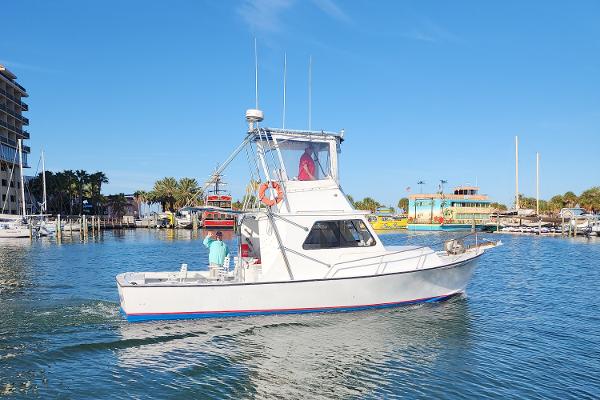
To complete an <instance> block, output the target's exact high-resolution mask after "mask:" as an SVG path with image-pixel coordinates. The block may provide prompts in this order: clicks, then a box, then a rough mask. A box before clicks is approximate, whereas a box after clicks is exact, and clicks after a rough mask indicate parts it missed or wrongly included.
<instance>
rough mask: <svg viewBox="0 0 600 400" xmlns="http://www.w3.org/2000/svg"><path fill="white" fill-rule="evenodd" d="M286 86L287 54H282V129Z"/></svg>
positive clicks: (283, 125)
mask: <svg viewBox="0 0 600 400" xmlns="http://www.w3.org/2000/svg"><path fill="white" fill-rule="evenodd" d="M286 84H287V53H283V122H282V129H285V95H286V93H285V90H286Z"/></svg>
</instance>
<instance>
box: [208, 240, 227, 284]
mask: <svg viewBox="0 0 600 400" xmlns="http://www.w3.org/2000/svg"><path fill="white" fill-rule="evenodd" d="M215 236H216V238H215V237H213V233H212V232H209V233H208V235H206V237H205V238H204V242H203V243H204V246H206V248H208V263H209V270H210V274H211V276H215V275H216V274H217V272H218V271H219V270H220V269H221V268H222V267H223V263H224V262H225V257H227V256H228V255H229V248H228V247H227V245H226V244H225V242H223V232H221V231H218V232H217V234H216V235H215Z"/></svg>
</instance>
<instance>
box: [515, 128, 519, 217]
mask: <svg viewBox="0 0 600 400" xmlns="http://www.w3.org/2000/svg"><path fill="white" fill-rule="evenodd" d="M515 208H516V209H517V210H519V137H518V136H515Z"/></svg>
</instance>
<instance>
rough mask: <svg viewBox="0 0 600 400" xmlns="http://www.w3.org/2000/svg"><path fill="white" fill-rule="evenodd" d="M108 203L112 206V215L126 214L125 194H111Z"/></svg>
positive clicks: (120, 215) (121, 215) (118, 216)
mask: <svg viewBox="0 0 600 400" xmlns="http://www.w3.org/2000/svg"><path fill="white" fill-rule="evenodd" d="M107 204H108V206H109V207H110V210H111V215H112V216H116V217H117V218H121V217H123V215H125V207H126V206H127V199H126V198H125V194H123V193H119V194H111V195H109V196H108V197H107Z"/></svg>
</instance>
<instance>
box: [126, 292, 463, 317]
mask: <svg viewBox="0 0 600 400" xmlns="http://www.w3.org/2000/svg"><path fill="white" fill-rule="evenodd" d="M457 294H459V293H454V294H450V295H445V296H438V297H430V298H428V299H418V300H408V301H401V302H397V303H385V304H375V305H365V306H348V307H324V308H301V309H285V310H253V311H221V312H210V311H208V312H198V313H161V314H133V315H128V314H127V313H125V311H124V310H123V309H122V308H121V309H120V311H121V314H123V315H124V316H125V318H127V321H129V322H141V321H153V320H174V319H197V318H226V317H250V316H258V315H275V314H308V313H325V312H351V311H363V310H373V309H383V308H392V307H399V306H407V305H411V304H421V303H434V302H439V301H444V300H447V299H449V298H451V297H452V296H455V295H457Z"/></svg>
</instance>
